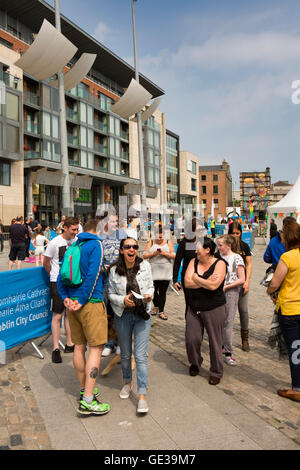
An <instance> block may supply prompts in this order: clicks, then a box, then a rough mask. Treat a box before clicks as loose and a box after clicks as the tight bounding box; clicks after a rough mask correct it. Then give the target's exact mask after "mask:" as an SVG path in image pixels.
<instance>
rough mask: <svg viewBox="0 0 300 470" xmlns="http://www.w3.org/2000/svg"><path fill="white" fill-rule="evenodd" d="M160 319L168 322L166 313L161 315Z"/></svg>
mask: <svg viewBox="0 0 300 470" xmlns="http://www.w3.org/2000/svg"><path fill="white" fill-rule="evenodd" d="M159 318H161V319H162V320H168V317H167V315H166V314H165V313H164V312H162V313H160V314H159Z"/></svg>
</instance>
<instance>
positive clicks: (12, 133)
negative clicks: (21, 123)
mask: <svg viewBox="0 0 300 470" xmlns="http://www.w3.org/2000/svg"><path fill="white" fill-rule="evenodd" d="M6 149H7V150H8V151H9V152H13V153H18V152H19V151H20V145H19V128H18V127H15V126H10V125H9V124H7V126H6Z"/></svg>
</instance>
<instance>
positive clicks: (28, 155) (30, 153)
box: [24, 150, 41, 160]
mask: <svg viewBox="0 0 300 470" xmlns="http://www.w3.org/2000/svg"><path fill="white" fill-rule="evenodd" d="M36 158H41V154H40V152H36V151H35V150H26V151H25V152H24V159H25V160H33V159H36Z"/></svg>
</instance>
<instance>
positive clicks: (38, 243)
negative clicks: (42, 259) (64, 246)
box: [34, 235, 47, 247]
mask: <svg viewBox="0 0 300 470" xmlns="http://www.w3.org/2000/svg"><path fill="white" fill-rule="evenodd" d="M45 241H47V238H46V237H44V235H37V236H36V239H35V240H34V244H35V246H36V247H38V246H44V242H45Z"/></svg>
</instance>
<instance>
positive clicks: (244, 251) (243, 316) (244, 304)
mask: <svg viewBox="0 0 300 470" xmlns="http://www.w3.org/2000/svg"><path fill="white" fill-rule="evenodd" d="M228 234H229V235H233V236H234V237H235V239H236V240H237V242H238V250H237V253H238V254H239V255H241V257H242V258H243V261H244V263H245V270H246V280H245V282H244V284H243V285H242V287H241V290H240V296H239V303H238V310H239V315H240V324H241V337H242V349H243V351H247V352H249V351H250V347H249V315H248V293H249V284H250V278H251V274H252V260H251V251H250V248H249V245H248V243H245V242H244V241H243V240H242V226H241V224H240V223H239V222H236V221H234V222H232V224H230V225H229V228H228Z"/></svg>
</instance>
